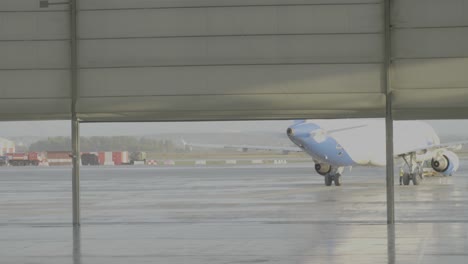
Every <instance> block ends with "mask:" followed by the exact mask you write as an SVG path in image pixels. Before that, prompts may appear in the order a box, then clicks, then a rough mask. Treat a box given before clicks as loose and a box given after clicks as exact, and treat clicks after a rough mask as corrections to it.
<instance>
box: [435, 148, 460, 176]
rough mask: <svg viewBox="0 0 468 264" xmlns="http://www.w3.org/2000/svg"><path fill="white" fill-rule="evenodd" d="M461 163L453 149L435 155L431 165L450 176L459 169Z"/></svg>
mask: <svg viewBox="0 0 468 264" xmlns="http://www.w3.org/2000/svg"><path fill="white" fill-rule="evenodd" d="M459 165H460V160H459V159H458V156H457V155H456V154H455V153H453V152H451V151H445V152H442V153H440V154H438V155H437V156H435V157H433V158H432V161H431V166H432V168H433V169H434V170H435V171H437V172H439V173H442V174H444V175H449V176H452V174H453V173H454V172H456V171H457V170H458V166H459Z"/></svg>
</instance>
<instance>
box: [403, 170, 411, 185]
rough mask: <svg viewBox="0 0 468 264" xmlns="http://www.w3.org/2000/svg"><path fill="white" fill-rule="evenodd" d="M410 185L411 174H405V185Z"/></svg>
mask: <svg viewBox="0 0 468 264" xmlns="http://www.w3.org/2000/svg"><path fill="white" fill-rule="evenodd" d="M409 184H410V174H409V173H406V172H405V173H404V174H403V185H409Z"/></svg>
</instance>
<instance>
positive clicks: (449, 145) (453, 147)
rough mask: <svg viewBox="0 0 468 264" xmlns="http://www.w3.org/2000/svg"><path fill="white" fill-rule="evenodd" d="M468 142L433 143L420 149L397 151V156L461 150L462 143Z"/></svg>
mask: <svg viewBox="0 0 468 264" xmlns="http://www.w3.org/2000/svg"><path fill="white" fill-rule="evenodd" d="M465 144H468V141H457V142H450V143H443V144H437V145H432V146H428V147H425V148H418V149H412V150H408V151H405V152H402V153H395V154H394V156H395V157H402V156H405V155H409V154H412V153H416V154H425V153H427V152H430V151H439V150H448V149H450V150H459V149H461V147H462V145H465Z"/></svg>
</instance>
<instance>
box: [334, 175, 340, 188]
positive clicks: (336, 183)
mask: <svg viewBox="0 0 468 264" xmlns="http://www.w3.org/2000/svg"><path fill="white" fill-rule="evenodd" d="M340 179H341V175H340V174H336V175H335V177H334V182H335V186H341V181H340Z"/></svg>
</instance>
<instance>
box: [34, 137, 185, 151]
mask: <svg viewBox="0 0 468 264" xmlns="http://www.w3.org/2000/svg"><path fill="white" fill-rule="evenodd" d="M80 150H81V151H82V152H95V151H151V152H175V151H177V150H178V148H177V147H176V145H175V144H174V142H173V141H171V140H166V139H161V140H156V139H151V138H145V137H141V138H138V137H131V136H114V137H81V138H80ZM29 151H37V152H40V151H71V138H70V137H50V138H48V139H45V140H40V141H37V142H35V143H32V144H31V145H30V146H29Z"/></svg>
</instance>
